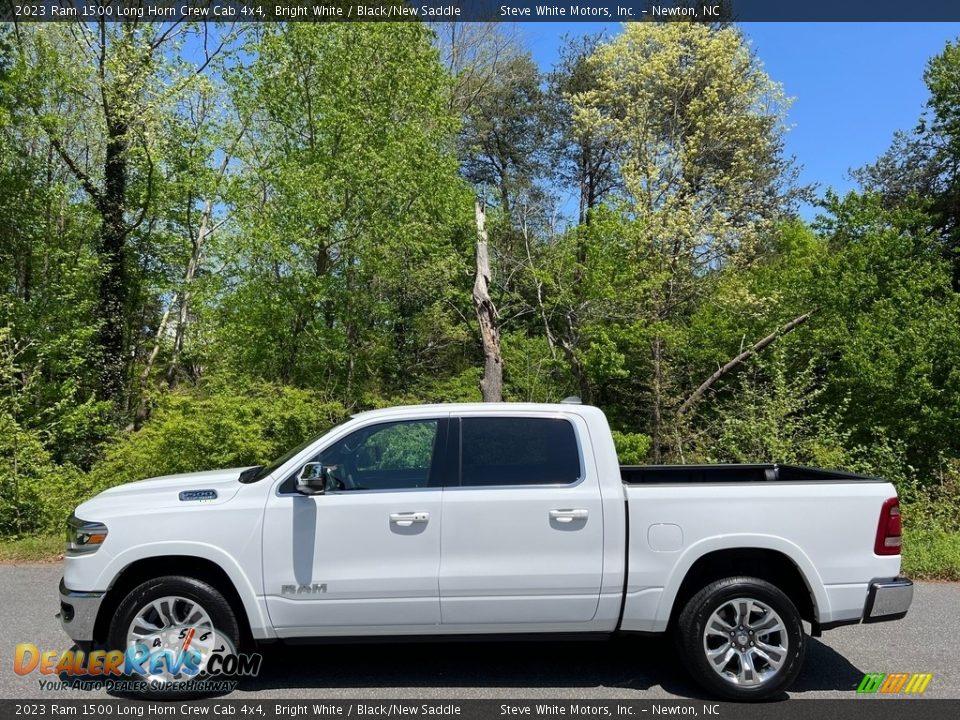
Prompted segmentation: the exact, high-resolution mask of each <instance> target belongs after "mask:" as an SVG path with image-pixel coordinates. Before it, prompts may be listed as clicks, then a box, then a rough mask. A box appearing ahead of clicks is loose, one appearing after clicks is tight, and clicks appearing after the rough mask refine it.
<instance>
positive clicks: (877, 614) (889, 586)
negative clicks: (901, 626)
mask: <svg viewBox="0 0 960 720" xmlns="http://www.w3.org/2000/svg"><path fill="white" fill-rule="evenodd" d="M911 602H913V583H912V582H910V581H909V580H907V579H906V578H890V579H883V580H873V581H872V582H871V583H870V590H869V591H868V592H867V604H866V607H864V609H863V622H865V623H873V622H884V621H886V620H899V619H900V618H902V617H904V616H905V615H906V614H907V610H909V609H910V603H911Z"/></svg>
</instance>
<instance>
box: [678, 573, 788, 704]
mask: <svg viewBox="0 0 960 720" xmlns="http://www.w3.org/2000/svg"><path fill="white" fill-rule="evenodd" d="M677 643H678V647H679V650H680V655H681V659H682V660H683V663H684V665H685V666H686V667H687V670H689V672H690V674H691V675H692V676H693V679H694V680H695V681H696V682H697V683H699V684H700V685H702V686H703V687H704V688H706V689H707V690H709V691H711V692H714V693H716V694H717V695H720V696H722V697H724V698H728V699H731V700H748V701H749V700H766V699H768V698H771V697H773V696H775V695H777V694H778V693H780V692H782V691H784V690H786V689H787V688H788V687H790V685H791V684H792V683H793V681H794V680H795V679H796V677H797V674H798V673H799V672H800V667H801V665H802V664H803V653H804V635H803V622H802V621H801V619H800V613H798V612H797V609H796V607H795V606H794V604H793V603H792V602H791V601H790V598H788V597H787V596H786V595H785V594H784V593H783V592H782V591H781V590H779V589H778V588H777V587H775V586H774V585H771V584H770V583H768V582H766V581H764V580H760V579H758V578H753V577H729V578H724V579H722V580H717V581H716V582H713V583H711V584H709V585H707V586H706V587H705V588H703V589H702V590H701V591H700V592H698V593H697V594H696V595H694V596H693V597H692V598H691V599H690V600H689V602H687V604H686V605H685V606H684V608H683V611H682V612H681V613H680V617H679V619H678V622H677Z"/></svg>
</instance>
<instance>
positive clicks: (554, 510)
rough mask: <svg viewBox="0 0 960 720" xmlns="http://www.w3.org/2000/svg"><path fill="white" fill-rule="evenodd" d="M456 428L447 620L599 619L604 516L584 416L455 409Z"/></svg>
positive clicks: (444, 559) (527, 622)
mask: <svg viewBox="0 0 960 720" xmlns="http://www.w3.org/2000/svg"><path fill="white" fill-rule="evenodd" d="M450 437H451V438H452V439H453V441H454V442H456V441H458V442H459V453H458V454H457V455H456V459H457V460H458V462H457V463H456V464H458V465H459V467H457V468H456V469H455V471H454V472H453V473H452V475H453V479H452V482H453V483H454V484H453V486H449V487H447V488H445V489H444V493H443V517H444V522H443V527H442V529H441V561H440V605H441V617H442V621H443V623H444V624H445V625H462V626H476V627H473V629H475V630H478V631H484V632H521V631H528V630H529V631H535V630H537V629H538V628H539V629H547V627H546V626H555V625H563V624H567V623H587V622H589V621H590V620H592V619H593V617H594V615H595V614H596V611H597V604H598V601H599V597H600V583H601V577H602V572H603V516H602V506H601V498H600V487H599V482H598V478H597V474H596V469H595V467H594V463H593V461H592V456H591V457H590V458H585V457H584V453H583V452H582V451H581V447H582V446H583V442H582V439H583V438H586V437H587V428H586V424H585V423H584V422H583V420H582V419H581V418H579V417H578V416H573V415H571V416H563V415H558V414H546V413H545V414H539V415H538V414H535V413H532V414H529V415H525V416H516V415H510V416H504V415H496V414H490V413H478V414H476V415H464V416H463V417H462V418H460V419H459V421H458V420H457V419H452V420H451V433H450ZM465 629H467V628H465Z"/></svg>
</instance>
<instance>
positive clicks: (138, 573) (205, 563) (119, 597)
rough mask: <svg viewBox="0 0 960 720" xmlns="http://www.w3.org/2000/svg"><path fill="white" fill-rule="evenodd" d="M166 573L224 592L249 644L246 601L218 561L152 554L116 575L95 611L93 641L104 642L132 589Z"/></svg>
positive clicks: (249, 634) (196, 556) (249, 623)
mask: <svg viewBox="0 0 960 720" xmlns="http://www.w3.org/2000/svg"><path fill="white" fill-rule="evenodd" d="M165 575H180V576H184V577H191V578H194V579H196V580H200V581H202V582H205V583H207V584H209V585H211V586H213V587H214V588H216V589H217V590H218V591H219V592H220V593H222V594H223V596H224V598H225V599H226V600H227V602H228V603H229V604H230V607H231V609H232V610H233V612H234V615H235V616H236V618H237V625H238V626H239V628H240V633H241V638H240V639H241V643H243V644H249V643H250V642H251V641H252V640H253V639H254V634H253V631H252V625H251V622H250V620H251V618H250V612H248V607H247V604H246V603H245V602H244V599H243V598H242V596H241V594H240V591H239V590H238V588H237V586H236V584H235V583H234V580H233V579H232V578H231V577H230V575H229V574H228V573H227V571H226V570H224V569H223V568H222V567H221V566H220V565H219V564H218V563H216V562H214V561H213V560H211V559H209V558H205V557H201V556H198V555H154V556H148V557H142V558H139V559H137V560H134V561H132V562H130V563H129V564H128V565H126V566H125V567H124V568H123V569H122V570H121V571H120V572H119V573H118V574H117V575H116V577H115V578H114V580H113V582H112V583H111V585H110V588H109V589H108V590H107V593H106V595H105V596H104V599H103V603H102V604H101V606H100V609H99V612H98V613H97V620H96V622H95V624H94V630H93V641H94V643H103V642H106V639H107V634H108V632H109V626H110V620H111V619H112V618H113V616H114V613H115V612H116V610H117V607H118V606H119V605H120V603H121V602H123V599H124V598H125V597H126V596H127V595H128V594H129V593H130V591H131V590H133V589H134V588H135V587H137V586H138V585H140V584H141V583H143V582H146V581H147V580H150V579H152V578H157V577H162V576H165Z"/></svg>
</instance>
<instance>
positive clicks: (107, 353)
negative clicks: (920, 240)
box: [97, 121, 128, 404]
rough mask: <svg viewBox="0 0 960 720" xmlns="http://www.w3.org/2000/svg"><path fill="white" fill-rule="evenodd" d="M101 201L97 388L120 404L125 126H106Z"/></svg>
mask: <svg viewBox="0 0 960 720" xmlns="http://www.w3.org/2000/svg"><path fill="white" fill-rule="evenodd" d="M108 133H109V137H108V140H107V147H106V161H105V163H104V189H103V196H102V199H101V207H100V214H101V227H100V243H99V247H98V248H97V250H98V255H99V257H100V261H101V263H102V264H103V267H102V270H101V273H102V274H101V276H100V286H99V292H98V301H97V317H98V319H99V320H100V331H99V341H100V342H99V344H100V348H101V352H102V355H103V357H102V365H101V369H100V387H101V390H102V393H103V397H104V399H111V400H114V401H115V402H117V403H118V404H119V403H120V400H121V399H122V395H123V391H124V385H125V382H124V379H125V377H126V372H125V366H126V357H125V353H124V318H125V317H126V305H127V266H126V240H127V232H128V228H127V224H126V220H125V218H124V210H125V208H126V203H127V145H128V138H127V126H126V123H124V122H120V121H115V122H111V123H109V126H108Z"/></svg>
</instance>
